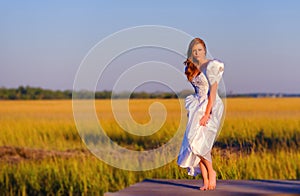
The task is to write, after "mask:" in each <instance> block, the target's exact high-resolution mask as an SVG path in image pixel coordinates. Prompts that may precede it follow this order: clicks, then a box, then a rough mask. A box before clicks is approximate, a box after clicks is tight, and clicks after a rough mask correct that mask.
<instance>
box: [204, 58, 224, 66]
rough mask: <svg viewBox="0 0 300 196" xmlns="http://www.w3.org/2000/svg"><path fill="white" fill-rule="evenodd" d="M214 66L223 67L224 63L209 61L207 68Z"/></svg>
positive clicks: (216, 60) (217, 60) (215, 60)
mask: <svg viewBox="0 0 300 196" xmlns="http://www.w3.org/2000/svg"><path fill="white" fill-rule="evenodd" d="M214 65H221V66H224V63H223V61H221V60H219V59H211V60H210V61H209V63H208V65H207V66H214Z"/></svg>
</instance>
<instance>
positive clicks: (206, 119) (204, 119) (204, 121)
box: [199, 114, 210, 126]
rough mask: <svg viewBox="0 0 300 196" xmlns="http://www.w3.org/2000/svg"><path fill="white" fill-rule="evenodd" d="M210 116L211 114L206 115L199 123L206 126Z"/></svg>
mask: <svg viewBox="0 0 300 196" xmlns="http://www.w3.org/2000/svg"><path fill="white" fill-rule="evenodd" d="M209 116H210V115H209V114H204V116H202V118H201V119H200V122H199V123H200V125H201V126H206V124H207V121H208V119H209Z"/></svg>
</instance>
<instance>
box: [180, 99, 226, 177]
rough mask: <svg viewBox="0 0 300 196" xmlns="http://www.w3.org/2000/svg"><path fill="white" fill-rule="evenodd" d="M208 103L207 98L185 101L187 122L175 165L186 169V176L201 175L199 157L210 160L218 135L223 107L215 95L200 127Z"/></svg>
mask: <svg viewBox="0 0 300 196" xmlns="http://www.w3.org/2000/svg"><path fill="white" fill-rule="evenodd" d="M207 103H208V97H207V96H201V97H199V96H198V95H197V94H194V95H189V96H187V97H186V99H185V108H186V109H187V110H188V122H187V127H186V131H185V134H184V138H183V141H182V145H181V149H180V153H179V155H178V160H177V163H178V165H179V166H180V167H183V168H187V170H188V174H189V175H191V176H196V175H198V174H200V173H201V171H200V167H199V162H200V156H201V157H203V158H204V159H207V160H208V161H210V162H211V161H212V159H211V149H212V146H213V144H214V142H215V139H216V137H217V135H218V130H219V126H220V122H221V119H222V115H223V111H224V105H223V102H222V100H221V98H220V97H219V96H218V95H216V99H215V101H214V105H213V107H212V112H211V114H210V118H209V120H208V122H207V124H206V126H200V123H199V121H200V119H201V117H202V116H203V115H204V113H205V110H206V106H207Z"/></svg>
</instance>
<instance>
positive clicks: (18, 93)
mask: <svg viewBox="0 0 300 196" xmlns="http://www.w3.org/2000/svg"><path fill="white" fill-rule="evenodd" d="M192 93H193V91H192V90H183V91H180V92H179V93H172V92H153V93H149V92H133V93H130V92H119V93H112V91H107V90H104V91H96V92H95V93H94V92H92V91H86V90H82V91H78V92H73V91H72V90H64V91H61V90H49V89H42V88H40V87H30V86H26V87H24V86H19V87H18V88H4V87H1V88H0V100H29V99H36V100H40V99H72V98H73V97H74V98H76V99H93V98H95V99H111V98H113V99H124V98H130V99H155V98H160V99H172V98H185V97H186V96H188V95H190V94H192ZM226 97H300V94H284V93H248V94H232V93H230V94H227V95H226Z"/></svg>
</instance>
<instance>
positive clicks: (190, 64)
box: [183, 38, 206, 82]
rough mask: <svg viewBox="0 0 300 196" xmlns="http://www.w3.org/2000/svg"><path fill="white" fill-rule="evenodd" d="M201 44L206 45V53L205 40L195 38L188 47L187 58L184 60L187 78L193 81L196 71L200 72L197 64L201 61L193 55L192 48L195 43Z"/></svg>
mask: <svg viewBox="0 0 300 196" xmlns="http://www.w3.org/2000/svg"><path fill="white" fill-rule="evenodd" d="M196 44H201V45H202V46H203V47H204V50H205V54H206V45H205V42H204V41H203V40H202V39H200V38H194V39H193V40H192V41H191V43H190V45H189V48H188V51H187V59H186V60H185V61H184V62H183V64H185V75H186V77H187V79H188V80H189V81H190V82H191V81H192V80H193V77H194V75H195V73H196V72H198V68H197V66H196V65H195V64H197V63H199V62H198V61H197V60H196V59H194V58H193V57H192V52H193V51H192V50H193V47H194V45H196Z"/></svg>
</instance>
